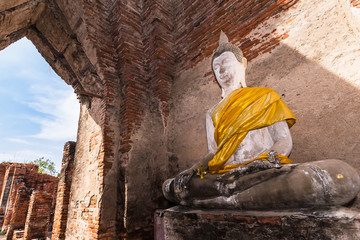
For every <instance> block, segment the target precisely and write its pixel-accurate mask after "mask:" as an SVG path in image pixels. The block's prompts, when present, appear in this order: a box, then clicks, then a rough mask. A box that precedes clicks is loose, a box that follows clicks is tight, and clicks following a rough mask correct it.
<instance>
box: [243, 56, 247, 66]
mask: <svg viewBox="0 0 360 240" xmlns="http://www.w3.org/2000/svg"><path fill="white" fill-rule="evenodd" d="M243 63H244V68H245V69H246V67H247V60H246V58H244V57H243Z"/></svg>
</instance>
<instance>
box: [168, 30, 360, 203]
mask: <svg viewBox="0 0 360 240" xmlns="http://www.w3.org/2000/svg"><path fill="white" fill-rule="evenodd" d="M246 65H247V61H246V59H245V58H244V56H243V54H242V51H241V50H240V49H239V48H238V47H237V46H235V45H233V44H231V43H229V42H228V39H227V37H226V35H225V34H224V33H223V32H221V34H220V40H219V46H218V48H217V50H216V52H215V53H214V55H213V58H212V69H213V72H214V74H215V77H216V80H217V81H218V83H219V85H220V87H221V90H222V99H221V101H220V102H219V103H218V104H216V105H215V106H213V107H212V108H211V109H210V110H209V111H208V112H207V114H206V132H207V142H208V154H207V155H206V156H204V157H203V158H202V159H200V160H199V161H196V163H195V164H194V165H193V166H192V167H191V168H189V169H186V170H184V171H183V172H181V173H179V174H178V175H177V176H175V177H174V178H171V179H168V180H166V181H165V182H164V183H163V188H162V190H163V194H164V196H165V198H167V199H168V200H169V201H172V202H174V203H177V204H180V205H184V206H190V207H202V208H228V209H246V210H266V209H290V208H308V207H322V206H324V207H325V206H337V205H344V204H347V203H349V202H350V201H351V200H353V199H354V198H355V197H356V195H357V194H358V192H359V191H360V177H359V174H358V172H357V171H356V169H354V168H353V167H351V166H350V165H348V164H347V163H346V162H343V161H340V160H336V159H327V160H320V161H314V162H307V163H301V164H295V163H293V162H292V160H290V159H289V158H288V156H289V154H290V153H291V149H292V138H291V134H290V130H289V128H291V127H292V126H293V125H294V124H295V122H296V118H295V116H294V115H293V113H292V112H291V111H290V109H289V108H288V107H287V106H286V105H285V104H284V102H283V101H282V100H281V98H280V96H279V95H278V94H277V93H276V92H275V91H274V90H272V89H270V88H263V87H247V86H246V81H245V69H246Z"/></svg>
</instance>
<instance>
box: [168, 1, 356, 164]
mask: <svg viewBox="0 0 360 240" xmlns="http://www.w3.org/2000/svg"><path fill="white" fill-rule="evenodd" d="M341 1H342V0H329V1H322V0H315V1H301V2H300V3H299V4H298V5H297V6H296V7H294V8H291V9H290V10H288V11H285V12H282V13H280V14H279V16H276V17H273V18H270V19H269V20H267V21H266V22H265V23H264V24H262V25H260V26H259V27H258V28H257V29H255V30H253V31H252V33H250V35H249V36H247V37H249V38H251V37H252V36H253V37H254V38H255V37H256V38H257V39H259V36H260V37H261V36H265V35H266V34H268V33H270V36H269V38H271V37H274V35H275V34H278V35H281V34H283V33H285V32H287V33H288V34H289V37H288V38H286V39H285V40H282V41H281V43H280V45H279V46H278V47H276V48H275V49H274V50H272V51H271V52H270V53H267V54H264V55H261V56H259V57H257V58H256V59H253V60H252V61H250V62H249V67H248V69H247V75H246V78H247V85H248V86H249V87H254V86H260V87H271V88H273V89H274V90H275V91H276V92H277V93H279V95H280V96H282V99H283V101H284V102H285V103H286V104H287V105H288V107H289V108H290V109H291V110H292V111H293V113H294V114H295V116H296V117H297V123H296V124H295V125H294V127H293V128H292V129H291V130H290V131H291V133H292V138H293V151H292V153H291V155H290V158H291V159H292V160H293V161H294V162H308V161H314V160H321V159H331V158H333V159H334V158H335V159H343V160H345V161H346V162H348V163H349V164H350V165H352V166H354V167H356V168H358V169H359V168H360V161H359V160H360V157H359V156H360V140H359V138H358V136H359V132H360V125H359V124H358V121H359V120H358V119H360V111H359V108H360V71H359V70H360V41H359V38H358V33H357V32H355V31H354V28H353V27H352V26H353V24H350V21H351V19H350V18H349V17H348V14H349V13H348V10H349V9H347V8H345V7H344V6H343V3H342V2H341ZM344 1H345V0H344ZM274 30H275V31H274ZM273 31H274V32H273ZM272 32H273V33H272ZM265 40H266V37H265V38H264V41H265ZM235 44H238V45H239V43H235ZM172 96H173V100H172V101H173V102H172V106H173V108H172V110H171V114H170V115H171V119H170V121H173V122H172V123H173V124H169V126H172V129H170V134H169V136H170V138H172V139H171V141H170V143H169V145H170V147H169V151H172V152H173V153H174V154H175V155H176V156H178V158H179V165H180V169H181V170H182V169H185V168H186V167H188V166H190V165H192V164H193V161H194V159H197V158H199V157H201V156H202V155H204V154H205V153H206V152H207V148H206V138H205V136H206V135H205V129H204V125H205V124H204V122H205V113H206V111H207V110H208V109H210V108H211V107H212V106H213V105H214V104H215V103H217V102H218V101H219V100H220V96H221V91H220V88H219V86H218V84H217V83H216V82H215V78H214V76H213V74H212V73H211V62H210V59H206V60H204V61H203V62H201V63H199V64H198V65H197V66H195V67H194V68H192V69H188V70H186V71H183V72H178V73H177V77H176V79H175V84H174V86H173V90H172Z"/></svg>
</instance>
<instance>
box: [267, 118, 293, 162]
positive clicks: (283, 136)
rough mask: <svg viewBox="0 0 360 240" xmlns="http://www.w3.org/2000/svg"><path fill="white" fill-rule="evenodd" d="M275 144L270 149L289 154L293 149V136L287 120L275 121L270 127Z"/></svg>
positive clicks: (285, 154)
mask: <svg viewBox="0 0 360 240" xmlns="http://www.w3.org/2000/svg"><path fill="white" fill-rule="evenodd" d="M268 129H269V132H270V135H271V137H272V139H273V141H274V145H273V146H272V147H271V149H270V150H274V151H275V152H277V153H278V154H281V155H284V156H289V154H290V152H291V149H292V138H291V134H290V129H289V127H288V125H287V123H286V120H283V121H280V122H277V123H274V124H272V125H270V126H269V127H268Z"/></svg>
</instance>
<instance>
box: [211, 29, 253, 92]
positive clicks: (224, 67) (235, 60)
mask: <svg viewBox="0 0 360 240" xmlns="http://www.w3.org/2000/svg"><path fill="white" fill-rule="evenodd" d="M246 65H247V61H246V58H244V56H243V53H242V51H241V50H240V48H238V47H237V46H235V45H233V44H231V43H229V41H228V38H227V36H226V35H225V33H224V32H223V31H221V33H220V40H219V47H218V48H217V49H216V51H215V53H214V55H213V57H212V68H213V71H214V74H215V77H216V80H217V81H218V83H219V85H220V87H221V89H222V96H223V97H224V96H225V95H227V94H228V93H229V92H231V91H233V90H235V89H238V88H241V87H246V82H245V69H246Z"/></svg>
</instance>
